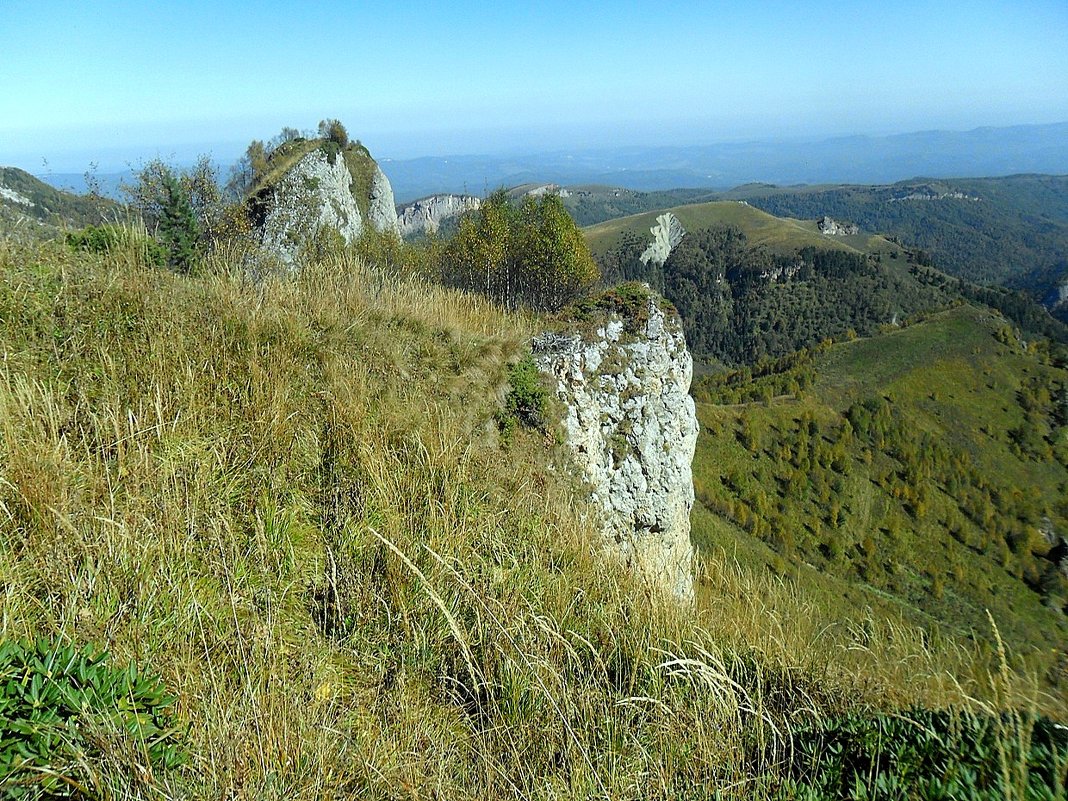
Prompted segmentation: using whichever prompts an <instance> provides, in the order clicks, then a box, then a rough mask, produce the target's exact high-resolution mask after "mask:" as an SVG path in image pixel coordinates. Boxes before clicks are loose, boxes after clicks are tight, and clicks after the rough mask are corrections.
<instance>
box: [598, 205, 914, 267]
mask: <svg viewBox="0 0 1068 801" xmlns="http://www.w3.org/2000/svg"><path fill="white" fill-rule="evenodd" d="M665 212H671V213H672V214H674V215H675V216H676V217H678V218H679V222H681V223H682V225H683V227H684V228H685V229H686V230H687V231H697V230H700V229H702V228H709V227H713V226H723V225H731V226H734V227H736V228H738V229H739V230H741V231H742V232H743V233H744V234H745V235H746V238H747V239H748V241H749V244H750V245H751V246H763V247H765V248H767V249H768V250H769V251H770V252H772V253H776V254H782V255H785V254H789V253H793V252H794V251H796V250H799V249H800V248H803V247H817V248H824V249H831V250H845V251H851V252H855V253H878V252H882V253H886V254H889V253H892V252H896V253H900V252H902V250H903V249H902V248H901V247H900V246H899V245H897V244H895V243H893V242H890V241H888V240H886V239H885V238H884V237H881V236H878V235H867V234H864V233H861V234H859V235H856V236H847V237H830V236H824V235H823V234H821V233H820V232H819V229H818V228H817V227H816V222H815V220H811V221H809V220H799V219H792V218H787V217H776V216H773V215H772V214H769V213H767V212H764V211H762V210H760V209H758V208H754V207H753V206H750V205H748V204H747V203H740V202H737V201H722V200H721V201H713V202H708V203H694V204H690V205H685V206H675V207H672V208H667V209H662V210H658V211H650V212H645V213H643V214H634V215H631V216H628V217H622V218H619V219H614V220H607V221H605V222H602V223H598V224H597V225H592V226H589V227H588V228H586V229H584V233H585V235H586V242H587V244H588V245H589V246H590V250H591V251H592V252H593V253H594V255H595V256H598V255H603V254H605V253H606V252H607V251H608V250H609V249H611V248H612V247H613V246H614V245H615V244H616V243H617V242H618V241H619V239H620V238H621V237H622V236H623V235H624V234H634V235H639V236H644V237H646V238H647V239H648V238H649V230H650V228H652V227H653V226H655V225H656V218H657V216H658V215H660V214H663V213H665Z"/></svg>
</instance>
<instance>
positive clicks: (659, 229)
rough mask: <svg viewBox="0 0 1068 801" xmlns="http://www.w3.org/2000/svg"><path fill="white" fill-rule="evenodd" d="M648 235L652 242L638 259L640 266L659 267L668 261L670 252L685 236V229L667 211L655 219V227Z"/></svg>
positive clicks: (677, 219) (676, 218)
mask: <svg viewBox="0 0 1068 801" xmlns="http://www.w3.org/2000/svg"><path fill="white" fill-rule="evenodd" d="M649 233H651V234H652V235H653V241H652V242H650V243H649V247H647V248H646V249H645V250H644V251H643V252H642V255H640V256H639V257H638V258H639V259H640V260H641V263H642V264H653V265H655V266H657V267H661V266H663V264H664V262H666V261H667V260H668V256H670V255H671V251H673V250H674V249H675V247H676V245H678V244H679V242H681V241H682V238H683V237H684V236H686V229H685V228H683V227H682V223H681V222H679V218H678V217H676V216H675V215H674V214H672V213H671V212H670V211H669V212H666V213H664V214H661V215H660V216H659V217H657V218H656V225H654V226H653V227H652V228H650V229H649Z"/></svg>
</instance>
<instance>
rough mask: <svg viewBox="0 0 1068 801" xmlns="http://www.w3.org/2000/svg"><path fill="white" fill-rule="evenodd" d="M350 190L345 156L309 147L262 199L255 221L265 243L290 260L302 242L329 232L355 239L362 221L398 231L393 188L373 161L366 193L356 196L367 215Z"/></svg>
mask: <svg viewBox="0 0 1068 801" xmlns="http://www.w3.org/2000/svg"><path fill="white" fill-rule="evenodd" d="M372 163H373V162H372ZM353 191H354V190H353V176H352V174H351V173H350V172H349V169H348V167H347V166H346V164H345V158H344V157H343V156H342V155H341V154H335V155H334V156H333V158H332V160H331V157H330V156H328V155H327V153H325V152H324V151H323V150H322V149H318V148H317V149H315V150H312V151H311V152H309V153H308V154H307V155H305V156H303V157H302V158H301V159H300V160H299V161H297V163H296V164H294V165H293V166H292V167H291V168H290V169H289V170H288V171H287V172H286V173H285V175H283V176H282V178H281V179H279V180H278V182H277V183H276V184H275V185H274V186H273V187H271V188H270V189H269V190H268V192H267V195H266V197H265V198H264V213H263V217H262V222H261V223H260V225H259V231H260V237H261V240H262V242H263V245H264V247H265V248H266V249H267V250H269V251H270V252H272V253H274V254H275V255H276V256H278V258H279V259H280V260H281V261H282V262H284V263H285V264H289V265H293V264H295V262H296V260H297V258H298V256H299V254H300V252H301V250H302V249H303V248H304V247H306V246H307V245H308V244H309V243H312V242H314V241H315V240H316V238H317V237H318V236H320V235H321V234H323V233H325V232H328V231H336V232H337V233H338V234H340V235H341V236H342V238H344V240H345V241H346V242H349V243H352V242H355V241H356V240H357V239H358V238H359V236H360V234H361V233H362V232H363V229H364V225H365V224H366V225H370V226H371V227H372V228H373V229H374V230H376V231H394V232H395V231H397V212H396V209H395V207H394V203H393V189H392V187H391V186H390V184H389V179H387V178H386V176H385V174H384V173H383V172H382V170H381V169H380V168H379V167H378V165H377V164H375V165H374V171H373V173H372V176H371V185H370V187H369V188H368V189H367V190H366V191H367V197H366V198H361V199H360V200H364V201H365V203H364V206H365V207H366V209H367V219H366V220H365V219H364V215H363V214H361V212H360V203H359V202H358V199H357V197H356V196H355V195H354V194H353Z"/></svg>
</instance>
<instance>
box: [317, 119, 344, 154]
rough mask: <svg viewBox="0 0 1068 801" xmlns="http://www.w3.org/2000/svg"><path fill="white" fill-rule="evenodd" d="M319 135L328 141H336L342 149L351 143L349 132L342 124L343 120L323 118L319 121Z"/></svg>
mask: <svg viewBox="0 0 1068 801" xmlns="http://www.w3.org/2000/svg"><path fill="white" fill-rule="evenodd" d="M319 136H320V137H322V138H323V139H326V140H327V141H328V142H334V143H336V144H337V146H338V147H340V148H341V149H345V148H346V147H348V145H349V132H348V131H347V130H345V126H344V125H342V124H341V120H333V119H331V120H322V121H321V122H320V123H319Z"/></svg>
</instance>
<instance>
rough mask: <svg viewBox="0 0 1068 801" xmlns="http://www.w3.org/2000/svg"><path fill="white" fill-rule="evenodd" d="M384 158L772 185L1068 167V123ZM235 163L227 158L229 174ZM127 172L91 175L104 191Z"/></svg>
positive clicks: (487, 179) (418, 192) (72, 185)
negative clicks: (512, 153) (877, 134)
mask: <svg viewBox="0 0 1068 801" xmlns="http://www.w3.org/2000/svg"><path fill="white" fill-rule="evenodd" d="M379 161H380V162H381V164H382V168H383V170H384V171H385V173H386V175H387V176H388V177H389V180H390V182H391V183H392V185H393V190H394V194H395V195H396V198H397V201H398V202H400V203H404V202H407V201H410V200H414V199H416V198H419V197H423V196H426V195H431V194H436V193H446V192H450V193H457V194H472V195H482V194H485V193H486V192H487V191H491V190H493V189H496V188H497V187H500V186H514V185H516V184H524V183H530V182H540V183H546V182H553V183H558V184H587V183H597V184H610V185H613V186H621V187H626V188H628V189H637V190H645V191H648V190H655V189H668V188H673V187H706V188H715V189H727V188H730V187H732V186H737V185H739V184H744V183H750V182H757V181H759V182H767V183H774V184H780V185H782V184H798V183H804V184H814V183H819V184H823V183H859V184H873V183H891V182H894V181H900V180H903V179H906V178H915V177H917V176H922V175H925V176H938V177H942V178H960V177H979V176H997V175H1011V174H1014V173H1049V174H1057V173H1068V122H1062V123H1053V124H1048V125H1018V126H1013V127H1004V128H976V129H975V130H972V131H922V132H917V133H907V134H898V135H894V136H848V137H839V138H834V139H820V140H810V141H796V140H795V141H774V140H771V139H769V140H764V141H751V142H728V143H720V144H712V145H694V146H688V147H621V148H605V149H598V150H579V151H557V152H546V153H529V154H522V155H508V156H501V155H452V156H427V157H424V158H416V159H388V158H381V159H379ZM229 166H230V165H229V164H224V165H222V172H223V174H225V173H226V171H227V170H228V169H229ZM129 174H130V173H129V172H128V171H127V172H124V173H108V174H100V175H97V176H95V178H96V180H97V181H98V182H99V184H100V186H101V189H102V191H104V192H105V193H106V194H109V193H113V192H115V191H117V187H118V184H119V182H120V181H121V180H123V179H124V178H125V177H127V176H128V175H129ZM38 177H40V178H42V179H43V180H45V181H47V182H48V183H50V184H52V185H53V186H56V187H60V188H64V189H72V190H74V191H82V190H84V188H85V176H83V175H80V174H77V173H53V174H39V175H38Z"/></svg>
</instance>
